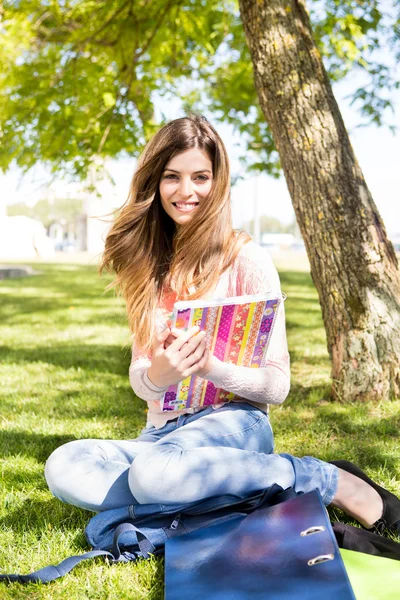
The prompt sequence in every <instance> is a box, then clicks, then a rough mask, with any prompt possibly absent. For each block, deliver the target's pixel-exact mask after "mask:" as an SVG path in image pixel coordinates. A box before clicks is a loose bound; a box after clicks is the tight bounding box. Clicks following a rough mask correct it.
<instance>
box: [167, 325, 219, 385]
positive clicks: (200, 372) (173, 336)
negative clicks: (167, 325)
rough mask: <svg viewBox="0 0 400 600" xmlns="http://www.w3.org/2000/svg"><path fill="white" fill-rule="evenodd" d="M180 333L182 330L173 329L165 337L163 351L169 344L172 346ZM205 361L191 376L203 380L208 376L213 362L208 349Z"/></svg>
mask: <svg viewBox="0 0 400 600" xmlns="http://www.w3.org/2000/svg"><path fill="white" fill-rule="evenodd" d="M182 333H184V332H183V331H182V329H177V328H176V327H173V328H172V329H171V333H170V334H169V336H168V337H167V339H166V340H165V342H164V348H165V349H166V348H168V346H169V345H170V344H172V342H173V341H175V340H176V339H177V338H178V337H179V336H180V335H181V334H182ZM205 359H206V363H205V365H204V367H202V368H201V369H199V370H198V371H195V372H194V373H193V375H198V376H199V377H203V378H204V377H206V375H208V373H209V372H210V371H211V369H212V368H213V361H214V356H213V355H212V354H211V352H210V350H209V349H208V348H207V349H206V352H205Z"/></svg>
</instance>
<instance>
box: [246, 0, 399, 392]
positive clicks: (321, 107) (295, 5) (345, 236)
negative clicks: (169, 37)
mask: <svg viewBox="0 0 400 600" xmlns="http://www.w3.org/2000/svg"><path fill="white" fill-rule="evenodd" d="M240 10H241V16H242V20H243V25H244V30H245V34H246V38H247V43H248V46H249V49H250V53H251V57H252V62H253V67H254V77H255V84H256V88H257V92H258V97H259V101H260V105H261V108H262V110H263V112H264V115H265V118H266V120H267V122H268V124H269V126H270V128H271V131H272V134H273V137H274V141H275V144H276V147H277V149H278V151H279V154H280V158H281V163H282V167H283V171H284V174H285V178H286V181H287V185H288V188H289V192H290V194H291V197H292V202H293V206H294V210H295V213H296V218H297V221H298V224H299V227H300V230H301V233H302V236H303V238H304V242H305V245H306V249H307V254H308V257H309V260H310V265H311V274H312V277H313V280H314V283H315V285H316V288H317V290H318V294H319V299H320V304H321V308H322V316H323V320H324V324H325V329H326V334H327V344H328V351H329V354H330V357H331V359H332V380H333V384H332V391H333V394H334V396H335V397H336V398H339V399H344V400H349V399H359V400H367V399H388V398H390V397H394V396H399V395H400V273H399V269H398V262H397V258H396V255H395V252H394V249H393V246H392V244H391V242H390V241H389V240H388V238H387V235H386V230H385V226H384V224H383V222H382V219H381V217H380V215H379V213H378V210H377V207H376V205H375V203H374V201H373V199H372V196H371V194H370V192H369V190H368V187H367V185H366V183H365V180H364V177H363V174H362V172H361V169H360V167H359V165H358V163H357V160H356V158H355V156H354V152H353V149H352V147H351V144H350V140H349V136H348V134H347V131H346V129H345V126H344V123H343V120H342V117H341V114H340V111H339V108H338V105H337V103H336V100H335V98H334V96H333V93H332V89H331V86H330V83H329V80H328V77H327V74H326V71H325V69H324V66H323V63H322V59H321V56H320V54H319V52H318V49H317V48H316V45H315V43H314V40H313V37H312V30H311V24H310V20H309V17H308V14H307V11H306V7H305V2H304V0H274V1H271V0H240ZM371 151H372V152H373V151H375V152H376V151H379V150H378V149H376V148H371Z"/></svg>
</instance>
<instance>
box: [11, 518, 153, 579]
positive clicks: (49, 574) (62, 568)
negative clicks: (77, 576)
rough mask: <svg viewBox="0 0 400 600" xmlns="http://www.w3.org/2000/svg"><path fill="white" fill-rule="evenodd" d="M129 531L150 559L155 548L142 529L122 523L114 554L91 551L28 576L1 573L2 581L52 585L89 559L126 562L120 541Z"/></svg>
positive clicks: (144, 556) (117, 533)
mask: <svg viewBox="0 0 400 600" xmlns="http://www.w3.org/2000/svg"><path fill="white" fill-rule="evenodd" d="M127 531H134V532H135V533H136V537H137V541H138V546H139V549H140V552H141V553H142V555H143V558H149V555H150V554H153V553H155V551H156V548H155V546H154V545H153V544H152V543H151V542H150V540H149V539H148V538H147V537H146V536H145V535H144V533H143V532H142V531H141V530H140V529H138V528H137V527H135V526H134V525H132V524H131V523H122V524H121V525H119V526H118V527H117V528H116V530H115V533H114V541H113V548H112V552H107V550H91V551H90V552H85V554H81V555H80V556H70V557H69V558H66V559H65V560H63V561H61V562H60V563H59V564H58V565H49V566H48V567H44V568H43V569H39V570H38V571H35V572H34V573H29V574H28V575H18V574H16V573H12V574H11V573H10V574H6V573H1V574H0V580H3V581H7V582H9V583H11V582H17V583H38V582H40V583H50V582H51V581H54V580H55V579H58V578H59V577H64V575H66V574H67V573H69V572H70V571H71V570H72V569H73V568H74V567H76V565H79V563H81V562H82V561H84V560H88V559H89V558H95V557H97V556H103V557H106V558H109V559H110V560H111V562H118V561H123V560H126V559H124V558H123V557H122V552H121V548H120V540H121V536H122V535H123V534H124V533H126V532H127Z"/></svg>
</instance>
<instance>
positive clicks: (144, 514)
mask: <svg viewBox="0 0 400 600" xmlns="http://www.w3.org/2000/svg"><path fill="white" fill-rule="evenodd" d="M296 495H297V494H296V492H294V490H293V489H292V488H289V489H288V490H285V491H284V490H283V489H282V488H281V487H280V486H279V485H273V486H272V487H271V488H269V489H268V490H262V491H259V492H257V493H256V494H254V495H253V496H251V497H248V498H246V499H243V498H240V497H238V496H235V495H231V494H228V495H224V496H213V497H211V498H207V499H206V500H201V501H199V502H193V503H191V504H181V505H179V504H175V505H165V504H136V505H129V506H124V507H122V508H115V509H111V510H105V511H103V512H100V513H98V514H96V515H95V516H94V517H92V518H91V519H90V521H89V523H88V525H87V527H86V529H85V535H86V539H87V541H88V543H89V545H90V546H91V547H92V548H93V550H91V551H90V552H86V553H85V554H81V555H79V556H70V557H69V558H66V559H65V560H63V561H62V562H60V563H59V564H58V565H50V566H48V567H44V568H43V569H40V570H39V571H35V572H34V573H30V574H29V575H17V574H0V580H3V581H7V582H14V581H15V582H19V583H31V582H41V583H49V582H50V581H54V580H55V579H58V578H59V577H63V576H64V575H66V574H67V573H69V571H71V569H73V568H74V567H75V566H76V565H77V564H79V563H80V562H82V561H83V560H87V559H89V558H94V557H96V556H103V557H107V558H108V559H109V561H110V562H112V563H114V562H128V561H135V560H137V559H144V558H149V556H150V555H151V554H152V555H160V554H162V553H163V552H164V546H165V542H166V540H167V539H169V538H171V537H175V536H177V535H182V534H184V533H190V532H191V531H195V530H197V529H199V528H201V527H209V526H211V525H216V524H218V523H223V522H224V521H229V520H231V519H235V518H237V517H241V516H242V517H245V516H246V515H248V514H249V513H251V512H253V511H254V510H255V509H257V508H260V507H266V506H273V505H275V504H278V503H280V502H283V501H285V500H288V499H290V498H293V497H294V496H296Z"/></svg>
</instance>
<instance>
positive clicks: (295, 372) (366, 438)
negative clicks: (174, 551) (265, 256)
mask: <svg viewBox="0 0 400 600" xmlns="http://www.w3.org/2000/svg"><path fill="white" fill-rule="evenodd" d="M34 268H35V269H36V270H39V271H40V274H38V275H36V276H33V277H27V278H23V279H18V280H7V281H2V282H0V307H1V309H0V328H1V337H0V381H1V386H0V473H1V488H0V521H1V544H0V570H2V571H5V572H19V573H27V572H30V571H32V570H35V569H38V568H40V567H43V566H45V565H47V564H52V563H53V564H54V563H55V562H59V561H60V560H62V559H63V558H65V557H67V556H69V555H71V554H75V553H77V554H80V553H82V552H84V551H85V550H87V546H86V542H85V538H84V535H83V530H84V527H85V524H86V522H87V520H88V518H89V517H90V513H88V512H86V511H83V510H80V509H77V508H74V507H70V506H67V505H64V504H62V503H61V502H59V501H58V500H56V499H54V498H53V497H52V495H51V494H50V492H49V491H48V489H47V486H46V482H45V479H44V476H43V467H44V463H45V460H46V458H47V457H48V456H49V454H50V453H51V452H52V451H53V450H54V449H55V448H57V447H58V446H59V445H60V444H63V443H65V442H67V441H70V440H74V439H79V438H85V437H100V438H121V439H124V438H130V439H132V438H133V437H135V436H136V435H138V433H139V431H140V429H141V428H142V427H143V425H144V421H145V404H144V402H142V401H139V400H138V399H135V398H134V395H133V392H132V390H131V388H130V385H129V381H128V376H127V372H128V366H129V360H130V352H129V334H128V328H127V323H126V318H125V313H124V308H123V305H122V303H121V301H120V300H118V299H117V298H116V297H115V296H114V295H113V294H112V293H108V294H107V295H103V290H104V288H105V286H106V283H107V282H108V281H109V279H108V278H107V277H103V278H101V279H100V278H99V277H98V276H97V273H96V270H95V267H91V266H82V265H72V264H37V263H36V264H35V265H34ZM281 280H282V288H283V290H284V291H285V292H286V293H287V295H288V299H287V301H286V314H287V330H288V338H289V348H290V353H291V359H292V389H291V393H290V396H289V398H288V399H287V400H286V402H285V403H284V404H283V405H282V406H280V407H275V408H274V409H273V410H272V411H271V419H272V422H273V426H274V432H275V440H276V451H277V452H289V453H292V454H295V455H298V456H302V455H306V454H310V455H315V456H318V457H320V458H322V459H325V460H332V459H335V458H336V459H337V458H347V459H350V460H354V461H355V462H357V463H358V464H359V465H360V466H361V467H362V468H365V469H367V470H368V472H369V473H370V474H371V475H372V476H373V477H374V478H375V479H376V480H377V481H379V482H380V483H382V484H383V485H385V486H386V487H387V488H389V489H391V490H392V491H393V492H395V493H398V494H400V444H399V437H398V432H399V429H400V401H399V400H396V401H392V402H387V403H375V404H372V403H365V404H339V403H334V402H331V401H330V400H329V385H330V379H329V372H330V364H329V359H328V355H327V351H326V340H325V332H324V329H323V326H322V321H321V313H320V308H319V304H318V299H317V294H316V291H315V288H314V286H313V284H312V281H311V278H310V276H309V275H308V273H305V272H290V271H284V272H282V275H281ZM331 514H332V516H333V518H338V517H339V516H340V517H341V518H342V517H343V515H340V514H339V512H332V513H331ZM0 586H1V587H0V598H2V599H4V600H8V599H11V598H17V599H24V598H29V599H34V600H39V599H40V600H42V599H43V600H44V599H50V598H51V599H57V600H58V599H61V598H68V600H85V599H90V600H92V599H93V600H94V599H98V600H105V599H108V598H110V599H111V598H112V599H114V598H119V599H135V600H136V599H137V600H140V599H142V598H143V599H144V598H146V599H147V598H149V599H151V600H159V599H160V600H161V599H162V598H163V563H162V560H156V559H154V560H151V561H143V562H141V563H138V564H125V565H114V566H109V565H107V564H106V563H104V562H103V561H101V560H98V561H97V562H96V561H92V562H90V563H86V564H85V563H84V564H82V565H80V566H79V567H77V568H76V569H75V570H74V571H73V572H72V573H71V574H69V575H67V576H66V577H65V578H63V579H61V580H60V581H56V582H54V583H52V584H50V585H47V586H45V585H30V586H27V587H24V586H21V585H18V584H14V585H11V586H6V585H4V584H0Z"/></svg>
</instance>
